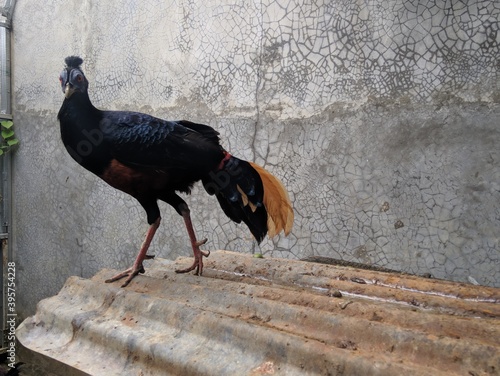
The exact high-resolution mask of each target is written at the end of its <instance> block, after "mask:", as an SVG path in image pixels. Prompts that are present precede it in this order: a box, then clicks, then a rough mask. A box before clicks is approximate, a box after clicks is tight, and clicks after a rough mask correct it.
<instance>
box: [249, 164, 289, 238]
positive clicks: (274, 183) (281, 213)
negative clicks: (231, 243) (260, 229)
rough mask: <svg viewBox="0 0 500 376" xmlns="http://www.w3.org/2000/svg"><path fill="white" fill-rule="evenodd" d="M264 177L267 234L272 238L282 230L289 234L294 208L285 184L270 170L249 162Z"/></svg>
mask: <svg viewBox="0 0 500 376" xmlns="http://www.w3.org/2000/svg"><path fill="white" fill-rule="evenodd" d="M249 163H250V165H251V166H252V167H253V168H254V169H255V170H256V171H257V173H258V174H259V175H260V178H261V179H262V185H263V186H264V206H265V207H266V210H267V235H268V236H269V237H270V238H272V237H273V236H276V235H278V234H279V233H280V232H281V231H284V232H285V235H288V234H289V233H290V231H291V230H292V226H293V209H292V203H291V202H290V198H289V197H288V192H287V190H286V189H285V187H284V186H283V184H282V183H281V182H280V181H279V180H278V179H277V178H276V177H275V176H273V175H272V174H271V173H270V172H269V171H266V170H265V169H264V168H262V167H260V166H259V165H256V164H255V163H253V162H249Z"/></svg>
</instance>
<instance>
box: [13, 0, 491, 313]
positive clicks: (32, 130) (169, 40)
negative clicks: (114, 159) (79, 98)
mask: <svg viewBox="0 0 500 376" xmlns="http://www.w3.org/2000/svg"><path fill="white" fill-rule="evenodd" d="M499 28H500V5H499V4H498V2H495V1H477V0H476V1H441V2H431V1H401V0H399V1H381V0H380V1H379V0H375V1H369V2H364V1H354V2H353V1H341V0H334V1H328V2H316V1H300V2H298V1H283V0H267V1H260V2H254V1H242V2H234V1H222V0H218V1H217V0H210V1H205V2H195V1H193V0H185V1H174V0H170V1H159V0H147V1H143V2H136V1H108V2H90V1H76V0H73V1H65V2H63V1H61V0H49V1H47V2H45V3H44V6H40V5H39V3H38V2H36V1H32V0H24V1H18V2H17V4H16V9H15V13H14V29H13V30H14V31H13V43H12V48H13V92H14V119H15V123H16V129H17V132H18V136H19V139H20V140H21V147H20V148H19V150H18V151H17V153H16V155H15V157H14V182H13V192H14V219H13V220H14V223H13V226H14V247H15V254H16V258H17V259H16V261H17V262H18V265H19V270H20V271H19V277H18V278H19V282H18V283H19V290H20V292H19V297H20V300H21V302H20V303H19V304H20V307H22V308H23V309H24V312H25V313H26V314H29V313H31V312H33V311H34V308H35V304H36V302H37V301H38V300H39V299H41V298H43V297H46V296H49V295H53V294H54V293H56V292H57V291H58V290H59V289H60V287H61V285H62V284H63V282H64V281H65V280H66V278H67V277H68V276H70V275H75V274H76V275H81V276H84V277H88V276H91V275H93V274H94V273H95V272H96V271H97V270H99V269H101V268H103V267H111V268H125V267H127V266H129V265H130V264H131V263H132V261H133V258H134V257H135V255H136V252H137V250H138V248H139V246H140V244H141V241H142V237H143V235H144V233H145V231H146V229H147V224H146V219H145V214H144V212H143V210H142V208H141V207H140V206H139V205H138V204H137V203H136V202H135V201H133V199H131V198H129V197H128V196H126V195H125V194H122V193H120V192H117V191H115V190H113V189H112V188H110V187H108V186H107V185H106V184H105V183H103V182H101V181H99V180H98V179H97V178H96V177H94V176H93V175H91V174H90V173H88V172H87V171H85V170H84V169H83V168H81V167H79V166H78V165H77V164H76V163H75V162H74V161H73V160H72V159H71V158H70V157H69V155H67V153H66V151H65V150H64V148H63V145H62V143H61V141H60V137H59V128H58V123H57V120H56V115H57V112H58V110H59V107H60V105H61V103H62V100H63V95H62V93H61V91H60V87H59V83H58V81H57V77H58V74H59V72H60V70H61V69H62V67H63V59H64V58H65V57H66V56H67V55H71V54H79V55H81V56H82V57H83V58H84V60H85V63H84V65H83V69H84V71H85V73H86V75H87V77H88V79H89V81H90V96H91V99H92V100H93V102H94V104H95V105H96V106H97V107H100V108H103V109H127V110H138V111H143V112H147V113H150V114H153V115H155V116H158V117H163V118H168V119H181V118H182V119H189V120H192V121H198V122H203V123H206V124H209V125H211V126H213V127H214V128H216V129H217V130H218V131H219V132H220V133H221V136H222V139H223V144H224V146H225V147H226V148H227V149H228V150H230V151H232V152H233V154H236V155H237V156H240V157H243V158H246V159H249V160H252V161H256V162H257V163H259V164H261V165H263V166H265V167H266V168H268V169H269V170H270V171H272V172H273V173H274V174H275V175H277V176H278V177H280V178H281V179H282V180H283V182H284V184H285V185H286V187H287V188H288V189H289V191H290V196H291V199H292V201H293V205H294V209H295V213H296V220H295V225H294V228H293V232H292V234H291V235H290V236H289V237H283V236H281V237H279V238H278V239H275V240H273V241H271V240H265V241H264V242H263V243H262V244H261V247H260V250H259V247H258V246H257V245H256V244H255V243H254V242H253V241H252V239H251V235H250V233H249V231H248V230H247V229H246V228H245V227H244V226H241V225H240V226H238V225H235V224H234V223H232V222H231V221H230V220H229V219H228V218H226V217H225V216H224V214H223V213H222V210H220V209H219V208H218V206H217V203H216V201H215V200H214V199H213V198H212V197H209V196H208V195H207V194H206V193H205V192H204V191H203V189H202V188H201V187H200V186H197V187H196V188H195V189H194V191H193V194H192V195H191V196H189V197H188V198H187V202H188V204H189V205H190V207H191V213H192V216H193V219H194V226H195V230H196V231H197V233H198V236H199V237H200V238H202V237H208V238H209V243H208V244H207V247H208V248H210V249H217V248H222V249H230V250H235V251H240V252H255V251H257V250H259V251H260V252H263V253H264V254H265V256H276V257H287V258H292V257H293V258H300V257H305V256H310V255H322V256H330V257H334V258H339V259H343V260H348V261H357V262H362V263H366V264H370V265H377V266H383V267H388V268H393V269H397V270H402V271H405V272H410V273H418V274H426V273H430V274H431V275H432V276H434V277H437V278H446V279H451V280H457V281H465V282H467V281H477V282H479V283H481V284H486V285H492V286H500V240H499V239H500V238H499V237H500V235H499V234H500V199H499V198H500V162H499V161H500V152H499V149H498V144H499V143H500V126H499V123H498V119H500V105H499V101H500V84H499V82H500V77H499V71H500V60H499V57H498V56H500V31H499ZM160 209H161V210H162V217H163V221H162V224H161V227H160V230H159V231H158V233H157V236H156V237H155V239H154V241H153V244H152V252H153V253H155V254H156V255H158V256H160V257H166V258H176V257H177V256H180V255H190V254H191V250H190V248H189V243H188V237H187V234H185V229H184V225H183V223H182V220H181V218H180V217H179V216H178V215H177V214H176V213H175V212H174V210H172V209H171V208H170V207H168V206H167V205H165V204H162V205H161V207H160ZM146 268H147V266H146ZM20 310H21V308H20Z"/></svg>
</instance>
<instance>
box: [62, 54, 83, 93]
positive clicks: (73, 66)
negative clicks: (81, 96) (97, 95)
mask: <svg viewBox="0 0 500 376" xmlns="http://www.w3.org/2000/svg"><path fill="white" fill-rule="evenodd" d="M64 62H65V63H66V67H65V68H64V70H63V71H62V72H61V75H60V76H59V81H60V82H61V88H62V91H63V93H64V95H65V97H66V98H69V97H71V96H72V95H73V93H75V92H82V93H85V92H86V91H87V89H88V87H89V82H88V81H87V79H86V78H85V75H84V74H83V71H82V70H81V68H80V65H81V64H82V63H83V59H82V58H81V57H79V56H68V57H67V58H66V59H64Z"/></svg>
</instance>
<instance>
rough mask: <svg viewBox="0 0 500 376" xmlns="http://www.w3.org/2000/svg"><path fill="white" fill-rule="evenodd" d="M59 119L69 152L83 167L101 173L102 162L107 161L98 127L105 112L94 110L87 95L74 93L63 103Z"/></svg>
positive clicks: (62, 135) (62, 136) (63, 139)
mask: <svg viewBox="0 0 500 376" xmlns="http://www.w3.org/2000/svg"><path fill="white" fill-rule="evenodd" d="M58 118H59V122H60V128H61V138H62V141H63V144H64V146H65V147H66V150H67V151H68V152H69V154H70V155H71V156H72V157H73V159H74V160H75V161H77V162H78V163H79V164H80V165H82V166H84V167H85V168H87V169H89V170H91V171H92V172H94V173H96V174H98V173H99V172H100V171H99V170H100V164H99V162H100V161H102V160H103V159H108V156H107V155H103V153H104V152H103V150H106V149H105V148H104V147H103V146H104V145H103V143H104V136H103V134H102V132H101V130H100V128H99V124H100V121H101V119H102V111H100V110H98V109H97V108H96V107H94V105H93V104H92V103H91V102H90V99H89V97H88V95H87V93H74V94H73V95H72V96H71V97H70V98H66V99H65V100H64V102H63V105H62V107H61V109H60V111H59V114H58ZM104 154H105V153H104Z"/></svg>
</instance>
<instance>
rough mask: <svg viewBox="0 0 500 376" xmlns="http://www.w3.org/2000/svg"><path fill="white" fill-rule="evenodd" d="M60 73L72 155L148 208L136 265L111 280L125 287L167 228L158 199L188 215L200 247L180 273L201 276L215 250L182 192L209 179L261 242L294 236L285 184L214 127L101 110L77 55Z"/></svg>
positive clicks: (212, 190)
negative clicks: (242, 155) (240, 154)
mask: <svg viewBox="0 0 500 376" xmlns="http://www.w3.org/2000/svg"><path fill="white" fill-rule="evenodd" d="M65 63H66V67H65V68H64V70H63V71H62V72H61V75H60V77H59V80H60V83H61V88H62V91H63V93H64V96H65V98H64V101H63V104H62V106H61V109H60V110H59V114H58V116H57V117H58V119H59V123H60V129H61V138H62V141H63V144H64V146H65V147H66V150H67V151H68V153H69V154H70V155H71V156H72V157H73V159H74V160H75V161H76V162H78V163H79V164H80V165H81V166H83V167H84V168H86V169H87V170H89V171H90V172H92V173H94V174H95V175H97V176H98V177H100V178H101V179H103V180H104V181H105V182H106V183H108V184H109V185H111V186H112V187H114V188H116V189H119V190H121V191H123V192H125V193H128V194H129V195H131V196H132V197H134V198H135V199H136V200H137V201H138V202H139V203H140V204H141V206H142V207H143V208H144V210H145V211H146V216H147V221H148V223H149V225H150V226H149V229H148V231H147V233H146V237H145V239H144V241H143V243H142V246H141V248H140V250H139V253H138V255H137V257H136V260H135V262H134V264H133V265H132V267H130V268H128V269H127V270H125V271H123V272H121V273H119V274H117V275H116V276H114V277H112V278H111V279H109V280H107V281H106V282H114V281H117V280H119V279H122V278H126V279H125V282H124V283H123V285H122V287H125V286H126V285H128V284H129V282H130V281H131V280H132V279H133V278H134V277H135V276H137V275H138V274H139V273H144V267H143V261H144V260H146V259H150V258H152V257H153V256H150V255H148V254H147V251H148V248H149V245H150V244H151V241H152V240H153V237H154V234H155V232H156V230H157V229H158V227H159V225H160V220H161V216H160V209H159V207H158V200H161V201H165V202H166V203H168V204H170V205H171V206H172V207H173V208H174V209H175V210H176V211H177V213H178V214H179V215H181V216H182V218H183V220H184V223H185V225H186V229H187V232H188V235H189V240H190V243H191V247H192V249H193V254H194V261H193V264H192V265H191V266H190V267H188V268H186V269H181V270H176V272H178V273H186V272H189V271H191V270H195V273H196V274H199V275H201V273H202V271H203V257H207V256H208V255H209V254H210V252H208V251H202V250H201V249H200V246H201V245H203V244H205V243H206V241H207V239H203V240H197V238H196V235H195V232H194V229H193V225H192V222H191V216H190V211H189V208H188V206H187V204H186V202H185V201H184V200H183V199H182V198H181V197H180V196H179V195H178V192H183V193H188V194H189V193H190V191H191V188H192V186H193V184H194V183H195V182H197V181H200V180H201V181H202V183H203V186H204V188H205V190H206V191H207V192H208V194H210V195H215V197H216V198H217V200H218V202H219V204H220V206H221V208H222V210H223V211H224V213H225V214H226V215H227V216H228V217H229V218H231V220H233V221H234V222H236V223H241V222H242V221H243V222H244V223H245V224H246V225H247V226H248V228H249V229H250V232H251V233H252V234H253V236H254V237H255V239H256V240H257V241H258V242H259V243H260V242H261V241H262V240H263V239H264V237H265V235H266V234H267V235H269V236H270V237H273V236H275V235H277V234H279V233H280V232H281V231H283V232H284V233H285V234H289V233H290V231H291V229H292V224H293V209H292V205H291V203H290V199H289V197H288V193H287V191H286V189H285V187H284V186H283V184H282V183H281V182H280V181H279V180H278V179H277V178H276V177H275V176H273V175H272V174H271V173H270V172H268V171H266V170H265V169H264V168H262V167H260V166H258V165H256V164H255V163H252V162H247V161H244V160H242V159H239V158H237V157H235V156H233V155H231V154H230V153H229V152H227V151H226V150H224V148H223V147H222V146H221V145H220V140H219V133H218V132H217V131H215V130H214V129H213V128H211V127H209V126H207V125H203V124H197V123H192V122H190V121H186V120H179V121H168V120H163V119H159V118H155V117H153V116H150V115H147V114H143V113H139V112H132V111H102V110H99V109H97V108H96V107H94V105H93V104H92V102H91V101H90V98H89V93H88V88H89V82H88V80H87V78H86V77H85V75H84V74H83V71H82V69H81V64H82V63H83V60H82V59H81V58H80V57H78V56H69V57H67V58H66V59H65Z"/></svg>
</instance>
